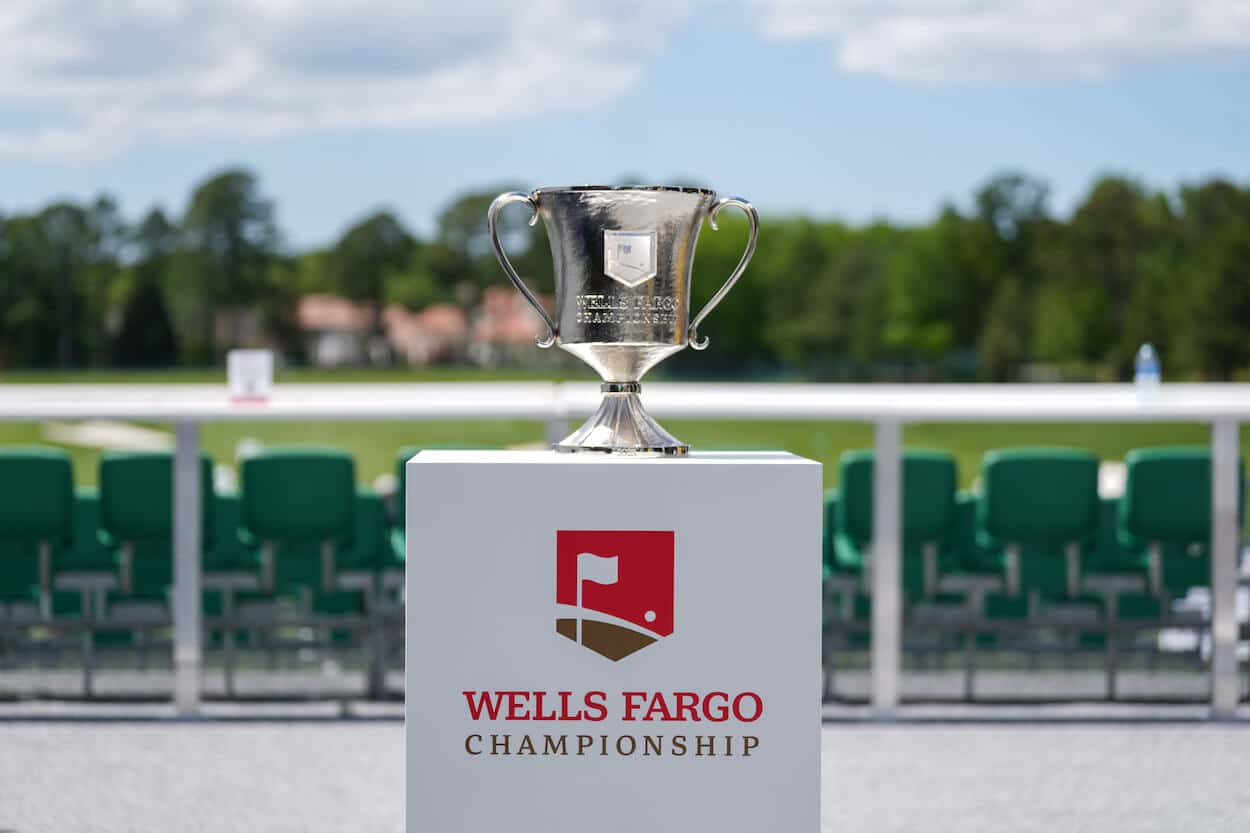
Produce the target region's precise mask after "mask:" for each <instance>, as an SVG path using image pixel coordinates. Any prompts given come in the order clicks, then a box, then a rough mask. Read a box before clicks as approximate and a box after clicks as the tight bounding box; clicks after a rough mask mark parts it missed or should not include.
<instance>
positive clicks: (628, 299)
mask: <svg viewBox="0 0 1250 833" xmlns="http://www.w3.org/2000/svg"><path fill="white" fill-rule="evenodd" d="M577 323H578V324H651V325H656V324H660V325H664V326H672V325H675V324H676V323H677V299H676V298H674V297H673V296H671V295H651V296H647V295H616V294H612V293H606V294H604V293H597V294H586V295H578V296H577Z"/></svg>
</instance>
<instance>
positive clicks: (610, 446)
mask: <svg viewBox="0 0 1250 833" xmlns="http://www.w3.org/2000/svg"><path fill="white" fill-rule="evenodd" d="M599 389H600V390H601V391H603V401H602V402H600V403H599V410H597V411H595V413H594V415H593V416H591V417H590V419H588V420H586V422H585V423H584V424H583V425H582V427H581V428H578V429H577V430H576V431H574V432H573V433H572V434H569V435H568V436H567V437H565V438H564V439H563V440H561V441H560V442H558V443H556V445H555V449H556V451H563V452H566V453H572V452H578V451H598V452H603V453H607V454H663V455H666V456H683V455H685V454H688V453H689V452H690V446H688V445H686V444H685V443H683V442H682V441H681V440H679V439H677V438H676V437H674V436H673V435H672V434H670V433H668V432H667V431H665V430H664V429H663V428H661V427H660V424H659V423H658V422H656V421H655V420H654V419H652V418H651V417H650V416H648V415H647V412H646V411H644V410H643V408H642V399H641V398H640V397H639V396H638V394H639V392H640V391H641V390H642V385H641V384H639V383H638V382H604V383H603V384H602V385H600V386H599Z"/></svg>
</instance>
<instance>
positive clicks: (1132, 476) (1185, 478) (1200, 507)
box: [1117, 446, 1245, 549]
mask: <svg viewBox="0 0 1250 833" xmlns="http://www.w3.org/2000/svg"><path fill="white" fill-rule="evenodd" d="M1124 465H1125V468H1126V470H1127V472H1126V479H1125V483H1124V497H1123V498H1121V500H1120V509H1119V515H1118V517H1117V527H1118V532H1119V537H1120V540H1121V542H1122V543H1123V544H1124V545H1125V546H1128V547H1132V548H1135V549H1140V548H1141V547H1143V546H1145V545H1147V544H1149V543H1151V542H1158V543H1160V544H1165V545H1178V546H1188V545H1190V544H1198V545H1201V546H1204V547H1205V546H1206V545H1207V544H1208V543H1209V541H1210V537H1211V449H1209V448H1207V447H1206V446H1160V447H1157V448H1138V449H1134V450H1133V451H1130V452H1129V453H1128V454H1127V455H1126V456H1125V458H1124ZM1237 477H1238V481H1239V483H1240V491H1241V494H1242V496H1243V498H1244V494H1245V472H1244V469H1243V467H1242V463H1241V461H1240V460H1238V461H1237ZM1243 502H1244V500H1243V501H1241V502H1239V503H1238V505H1239V506H1241V504H1242V503H1243Z"/></svg>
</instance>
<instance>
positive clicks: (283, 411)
mask: <svg viewBox="0 0 1250 833" xmlns="http://www.w3.org/2000/svg"><path fill="white" fill-rule="evenodd" d="M598 401H599V392H598V386H597V385H594V384H587V383H558V384H553V383H545V382H532V383H464V384H454V383H453V384H429V383H426V384H412V385H403V384H326V385H281V386H278V387H277V388H275V390H274V392H273V395H272V396H271V397H270V399H269V400H268V401H267V402H264V403H260V404H256V403H246V404H239V403H233V402H231V401H230V400H229V398H228V397H227V395H226V389H225V386H224V385H221V386H215V385H120V384H118V385H113V384H109V385H4V386H0V420H10V421H12V420H25V421H30V420H43V419H87V418H113V419H123V420H143V421H157V422H172V423H175V425H176V431H175V435H176V451H175V466H174V468H175V474H174V484H175V485H174V489H175V500H174V542H175V544H174V561H175V563H174V594H173V596H174V631H175V635H174V664H175V669H176V680H175V700H176V702H177V707H178V710H179V711H180V712H181V713H184V714H190V713H194V712H195V711H196V710H197V709H198V707H199V699H200V674H201V667H202V654H201V646H200V605H199V604H198V600H199V598H200V581H201V576H200V553H199V547H200V534H199V529H200V521H201V519H200V516H199V511H200V501H199V479H198V477H197V464H196V461H197V459H198V455H199V425H200V424H201V423H204V422H216V421H227V420H314V419H315V420H449V419H456V420H472V419H530V420H536V421H540V422H542V423H544V425H545V430H544V435H545V436H546V437H547V438H548V439H552V438H558V437H560V436H562V435H563V434H564V433H565V432H566V431H567V430H568V429H569V428H570V424H571V423H572V422H573V421H574V420H579V419H582V418H585V417H586V416H588V415H589V414H590V413H591V412H592V411H593V410H594V409H595V407H596V406H597V404H598ZM643 401H644V403H645V404H646V406H647V408H648V411H649V412H650V413H652V414H653V415H654V416H656V417H658V418H660V419H665V418H668V419H675V418H688V419H725V420H733V419H753V420H759V419H775V420H798V419H802V420H830V421H864V422H869V423H872V424H873V425H874V426H875V446H876V458H875V459H876V462H875V466H876V469H875V476H874V485H873V490H874V491H873V499H874V529H875V530H876V534H875V539H876V540H875V541H874V544H873V579H872V580H873V587H872V589H873V596H874V604H873V615H872V704H873V706H874V709H875V711H876V713H877V714H878V715H880V716H882V717H889V716H890V715H891V714H892V713H893V712H894V710H895V708H896V707H897V705H898V702H899V678H900V659H901V639H902V603H901V587H900V580H899V576H900V555H899V549H900V545H901V538H902V536H901V531H900V530H901V526H900V524H901V520H900V515H901V485H902V483H901V481H902V468H901V456H902V429H903V426H904V425H905V424H907V423H910V422H1078V421H1079V422H1144V421H1148V422H1201V423H1206V424H1209V425H1210V426H1211V428H1212V431H1211V445H1212V452H1213V458H1214V465H1213V466H1212V495H1213V500H1212V506H1213V510H1212V518H1211V532H1212V534H1211V541H1212V558H1211V573H1212V575H1211V589H1212V628H1211V633H1212V648H1213V650H1212V662H1211V678H1212V685H1211V713H1212V715H1213V716H1214V717H1227V716H1230V715H1232V714H1233V712H1234V711H1235V710H1236V707H1237V701H1238V698H1239V694H1240V692H1239V686H1238V677H1237V636H1238V633H1237V632H1238V625H1237V618H1236V593H1237V575H1236V554H1237V545H1238V540H1239V524H1238V511H1237V497H1238V485H1237V466H1236V462H1235V461H1236V459H1237V457H1238V453H1239V452H1238V435H1239V430H1238V428H1239V425H1240V423H1241V422H1244V421H1247V420H1250V385H1214V384H1212V385H1188V384H1186V385H1164V386H1163V388H1162V389H1161V390H1160V391H1159V392H1157V393H1154V394H1152V395H1150V396H1149V397H1145V398H1143V397H1139V396H1138V394H1137V393H1136V391H1135V390H1134V389H1133V388H1132V387H1131V386H1129V385H799V384H794V385H789V384H650V383H648V384H646V385H644V391H643Z"/></svg>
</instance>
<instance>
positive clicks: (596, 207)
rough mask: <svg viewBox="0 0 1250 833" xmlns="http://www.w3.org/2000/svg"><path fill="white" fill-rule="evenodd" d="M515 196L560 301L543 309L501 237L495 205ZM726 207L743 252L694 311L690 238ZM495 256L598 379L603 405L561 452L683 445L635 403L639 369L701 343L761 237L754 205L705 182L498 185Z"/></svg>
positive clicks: (669, 451)
mask: <svg viewBox="0 0 1250 833" xmlns="http://www.w3.org/2000/svg"><path fill="white" fill-rule="evenodd" d="M514 202H519V203H525V204H526V205H528V206H529V209H530V218H529V223H530V225H531V226H532V225H534V224H535V223H537V222H538V218H539V217H542V220H543V225H544V226H546V229H547V237H548V239H549V241H550V243H551V253H552V260H553V263H554V267H555V289H556V308H555V314H554V316H553V315H550V314H548V313H547V310H546V309H544V308H543V305H542V303H541V302H539V300H538V297H537V296H536V295H535V294H534V293H533V292H532V291H530V289H529V287H528V286H526V285H525V282H524V281H523V280H522V279H521V277H520V276H519V275H518V274H517V272H516V270H515V269H514V268H513V267H512V264H511V262H510V261H509V260H508V256H507V255H506V254H505V253H504V250H503V245H502V244H501V243H500V241H499V234H498V226H497V223H498V217H499V213H500V212H501V211H502V210H503V209H504V208H505V207H507V206H508V205H511V204H512V203H514ZM727 206H734V207H736V208H739V209H741V210H742V211H743V212H744V213H745V214H746V215H747V219H748V221H749V222H750V237H749V238H748V240H747V247H746V251H745V252H744V253H743V255H742V259H741V260H739V262H738V265H737V267H736V268H735V269H734V270H733V272H732V274H730V276H729V278H728V279H726V281H725V283H724V284H722V285H721V287H720V289H718V290H717V291H716V294H715V295H713V296H712V299H711V300H710V301H708V303H707V305H706V306H705V307H704V308H703V309H702V310H701V311H700V312H699V313H698V314H697V315H696V316H694V318H693V319H692V318H690V276H691V268H692V266H693V264H694V250H695V243H696V242H697V240H698V238H699V231H700V229H702V227H703V221H704V219H705V218H706V219H707V221H708V223H709V224H710V225H711V226H712V229H713V230H715V229H716V217H717V215H718V214H720V212H721V211H722V210H723V209H724V208H726V207H727ZM487 219H488V223H489V226H490V239H491V245H492V246H493V247H494V250H495V256H496V257H498V258H499V265H500V266H502V267H503V270H504V272H505V273H506V274H507V275H508V278H509V279H510V280H511V281H512V283H513V284H514V285H515V286H516V288H517V290H518V291H520V293H521V295H522V296H524V298H525V299H526V300H527V301H528V302H529V303H530V305H531V306H532V307H533V308H534V309H535V310H536V311H537V312H538V314H539V316H541V317H542V320H543V323H544V324H545V325H546V328H547V333H546V336H545V337H539V338H536V339H535V341H536V343H537V344H538V346H539V347H543V348H547V347H551V346H552V345H553V344H555V345H559V346H560V348H561V349H563V350H566V351H568V352H569V353H572V354H573V355H575V356H577V357H578V358H580V359H581V360H582V361H584V362H586V364H588V365H590V366H591V367H592V368H594V370H595V371H596V372H597V373H598V374H599V376H600V378H601V379H602V380H603V384H602V385H601V386H600V390H602V392H603V401H602V402H601V403H600V405H599V410H598V411H596V412H595V413H594V415H592V416H591V417H590V419H588V420H587V421H586V422H585V424H583V425H582V427H581V428H578V429H577V430H576V431H574V432H573V433H572V434H570V435H569V436H567V437H565V438H564V439H563V440H562V441H560V442H559V443H556V445H555V448H556V450H557V451H564V452H577V451H599V452H608V453H618V454H665V455H684V454H686V453H687V452H688V451H689V450H690V446H688V445H686V444H685V443H683V442H681V441H680V440H678V439H677V438H676V437H674V436H673V435H672V434H670V433H668V432H667V431H665V430H664V429H663V428H662V427H660V424H659V423H657V422H656V421H655V420H654V419H652V418H651V417H650V416H648V414H647V413H646V411H644V410H643V407H642V400H641V399H640V398H639V392H640V391H641V389H642V386H641V380H642V377H643V375H644V374H645V373H646V372H647V371H648V370H650V369H651V368H653V367H655V366H656V365H657V364H659V363H660V362H661V361H663V360H664V359H665V358H667V357H668V356H671V355H673V354H674V353H676V352H678V351H680V350H682V349H684V348H685V347H687V346H690V347H692V348H693V349H695V350H702V349H704V348H705V347H707V339H706V338H704V339H702V340H700V339H699V335H698V330H699V325H700V324H701V323H703V319H704V318H706V317H707V315H708V313H710V312H711V311H712V310H713V309H715V308H716V305H717V304H719V303H720V302H721V301H722V300H723V299H724V297H725V296H726V295H727V294H728V293H729V290H730V289H732V288H733V286H734V284H735V283H737V281H738V278H740V277H741V276H742V273H743V272H744V271H745V270H746V267H747V263H749V262H750V260H751V255H752V254H754V253H755V243H756V240H757V238H758V237H759V215H758V214H757V213H756V211H755V208H754V207H753V206H752V205H751V204H750V203H748V202H746V201H745V200H741V199H738V198H736V197H726V198H723V199H717V198H716V194H715V193H714V192H712V191H709V190H707V189H704V188H684V187H674V186H623V187H612V186H599V185H584V186H575V187H572V188H539V189H537V190H535V191H532V192H530V193H528V194H527V193H524V192H521V191H514V192H511V193H506V194H500V195H499V196H498V197H496V198H495V201H494V202H492V203H491V206H490V210H489V212H488V213H487Z"/></svg>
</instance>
